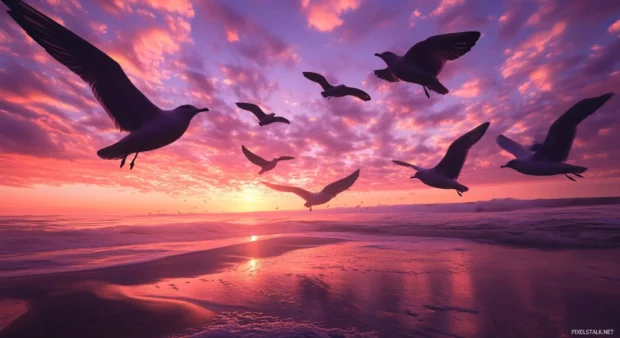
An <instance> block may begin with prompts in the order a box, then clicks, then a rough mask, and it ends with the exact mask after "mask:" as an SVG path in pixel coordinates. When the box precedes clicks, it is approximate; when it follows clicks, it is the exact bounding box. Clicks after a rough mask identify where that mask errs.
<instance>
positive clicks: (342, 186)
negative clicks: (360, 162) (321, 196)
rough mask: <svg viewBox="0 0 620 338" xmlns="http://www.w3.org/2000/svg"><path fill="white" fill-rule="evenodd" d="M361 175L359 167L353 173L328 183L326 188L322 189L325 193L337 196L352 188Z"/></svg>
mask: <svg viewBox="0 0 620 338" xmlns="http://www.w3.org/2000/svg"><path fill="white" fill-rule="evenodd" d="M359 176H360V170H359V169H357V170H356V171H355V172H354V173H352V174H351V175H349V176H347V177H345V178H343V179H340V180H338V181H336V182H334V183H331V184H329V185H327V186H326V187H325V188H323V190H321V192H322V193H325V194H329V195H331V196H336V195H338V194H339V193H341V192H343V191H345V190H347V189H349V188H351V186H353V183H355V181H357V178H358V177H359Z"/></svg>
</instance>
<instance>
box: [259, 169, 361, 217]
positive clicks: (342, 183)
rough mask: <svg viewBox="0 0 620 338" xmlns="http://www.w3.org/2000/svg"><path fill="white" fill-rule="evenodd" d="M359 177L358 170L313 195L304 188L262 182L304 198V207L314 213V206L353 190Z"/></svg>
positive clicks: (272, 187)
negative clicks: (352, 187)
mask: <svg viewBox="0 0 620 338" xmlns="http://www.w3.org/2000/svg"><path fill="white" fill-rule="evenodd" d="M359 175H360V169H357V170H356V171H355V172H354V173H352V174H351V175H349V176H347V177H345V178H343V179H341V180H338V181H336V182H334V183H331V184H329V185H328V186H326V187H325V188H323V190H321V191H320V192H318V193H312V192H309V191H307V190H304V189H302V188H297V187H289V186H285V185H277V184H272V183H267V182H262V181H261V183H262V184H264V185H266V186H268V187H269V188H271V189H274V190H278V191H283V192H292V193H294V194H296V195H297V196H299V197H301V198H303V199H304V200H305V201H306V203H305V204H304V207H306V208H310V211H312V206H313V205H321V204H325V203H327V202H329V201H331V200H332V199H333V198H334V197H336V195H338V194H340V193H341V192H343V191H345V190H347V189H349V188H351V186H352V185H353V183H355V181H356V180H357V178H358V177H359Z"/></svg>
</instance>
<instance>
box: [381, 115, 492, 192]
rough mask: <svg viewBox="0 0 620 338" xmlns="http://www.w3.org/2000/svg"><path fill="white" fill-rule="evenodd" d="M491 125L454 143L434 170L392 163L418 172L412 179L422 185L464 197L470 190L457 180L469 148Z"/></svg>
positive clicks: (473, 130)
mask: <svg viewBox="0 0 620 338" xmlns="http://www.w3.org/2000/svg"><path fill="white" fill-rule="evenodd" d="M490 124H491V123H489V122H485V123H483V124H481V125H479V126H478V127H476V128H474V129H472V130H470V131H469V132H467V133H466V134H465V135H463V136H461V137H459V138H458V139H457V140H456V141H454V142H452V144H451V145H450V147H449V148H448V152H447V153H446V155H445V156H444V157H443V159H442V160H441V162H439V164H437V165H436V166H435V167H434V168H431V169H424V168H421V167H418V166H416V165H414V164H409V163H407V162H403V161H398V160H393V161H392V162H394V163H395V164H398V165H401V166H404V167H410V168H413V169H415V170H416V171H417V172H416V173H415V175H413V176H411V178H417V179H419V180H420V181H422V183H424V184H426V185H428V186H431V187H434V188H439V189H454V190H456V193H457V194H459V196H461V197H463V193H464V192H466V191H468V190H469V188H468V187H466V186H464V185H462V184H460V183H459V182H457V179H458V177H459V174H460V173H461V169H463V164H465V159H466V158H467V152H468V151H469V148H471V147H472V146H473V145H474V144H476V142H478V141H479V140H480V139H481V138H482V136H483V135H484V133H485V132H486V131H487V129H488V128H489V125H490Z"/></svg>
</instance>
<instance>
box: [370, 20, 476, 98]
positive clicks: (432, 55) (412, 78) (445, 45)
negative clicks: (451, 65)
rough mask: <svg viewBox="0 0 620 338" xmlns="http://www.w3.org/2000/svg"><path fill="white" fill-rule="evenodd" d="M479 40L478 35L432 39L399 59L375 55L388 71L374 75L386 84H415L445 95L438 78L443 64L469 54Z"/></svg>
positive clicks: (447, 35) (382, 54) (465, 34)
mask: <svg viewBox="0 0 620 338" xmlns="http://www.w3.org/2000/svg"><path fill="white" fill-rule="evenodd" d="M479 38H480V32H460V33H450V34H442V35H435V36H431V37H430V38H428V39H426V40H424V41H420V42H418V43H416V44H415V45H413V47H411V48H409V51H407V54H405V55H404V56H398V55H396V54H394V53H392V52H383V53H381V54H379V53H375V56H378V57H380V58H381V59H382V60H383V61H385V63H386V64H387V68H385V69H380V70H375V75H376V76H377V77H378V78H380V79H383V80H386V81H389V82H398V81H399V80H402V81H405V82H411V83H417V84H419V85H421V86H422V88H424V93H425V94H426V96H427V97H428V98H430V97H431V96H430V94H429V93H428V89H430V90H432V91H434V92H436V93H438V94H442V95H445V94H448V89H447V88H446V87H444V85H442V84H441V82H439V79H437V75H439V73H440V72H441V70H442V69H443V66H444V65H445V64H446V61H451V60H456V59H458V58H460V57H461V56H463V55H465V54H466V53H467V52H469V51H470V50H471V49H472V47H473V46H474V45H475V44H476V41H478V39H479Z"/></svg>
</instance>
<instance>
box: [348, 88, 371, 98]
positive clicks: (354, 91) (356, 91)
mask: <svg viewBox="0 0 620 338" xmlns="http://www.w3.org/2000/svg"><path fill="white" fill-rule="evenodd" d="M342 91H343V93H344V94H345V95H350V96H355V97H357V98H358V99H360V100H362V101H370V95H368V93H366V92H365V91H363V90H361V89H357V88H353V87H347V86H345V87H344V89H343V90H342Z"/></svg>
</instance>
